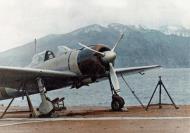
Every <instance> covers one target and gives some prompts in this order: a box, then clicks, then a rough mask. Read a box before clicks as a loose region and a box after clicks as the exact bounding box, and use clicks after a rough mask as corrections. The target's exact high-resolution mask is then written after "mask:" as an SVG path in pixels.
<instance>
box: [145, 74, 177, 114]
mask: <svg viewBox="0 0 190 133" xmlns="http://www.w3.org/2000/svg"><path fill="white" fill-rule="evenodd" d="M162 87H163V88H164V90H165V92H166V94H167V95H168V97H169V98H170V100H171V102H172V105H173V106H174V107H175V109H178V107H177V106H176V104H175V103H174V101H173V99H172V97H171V96H170V94H169V92H168V91H167V89H166V87H165V85H164V84H163V82H162V79H161V76H159V81H158V83H157V85H156V88H155V89H154V92H153V94H152V96H151V98H150V100H149V102H148V105H147V107H146V110H148V107H149V106H150V103H151V101H152V98H153V97H154V94H155V92H156V90H157V88H159V103H158V105H159V108H160V109H161V108H162V101H161V100H162Z"/></svg>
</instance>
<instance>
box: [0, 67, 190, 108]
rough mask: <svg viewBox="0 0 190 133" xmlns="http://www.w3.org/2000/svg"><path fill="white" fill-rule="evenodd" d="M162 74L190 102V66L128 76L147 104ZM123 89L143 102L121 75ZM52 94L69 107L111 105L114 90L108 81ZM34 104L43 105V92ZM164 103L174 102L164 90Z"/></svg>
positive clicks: (179, 99)
mask: <svg viewBox="0 0 190 133" xmlns="http://www.w3.org/2000/svg"><path fill="white" fill-rule="evenodd" d="M158 76H162V81H163V83H164V85H165V86H166V88H167V90H168V92H169V93H170V95H171V97H172V98H173V100H174V102H175V103H176V104H177V105H186V104H190V69H189V68H176V69H165V68H161V69H155V70H151V71H147V72H146V73H145V74H144V75H141V74H134V75H125V79H126V81H127V82H128V84H129V85H130V87H131V88H132V89H133V90H134V91H135V94H136V95H137V96H138V97H139V99H140V100H141V101H142V103H143V104H144V105H147V103H148V101H149V100H150V97H151V95H152V93H153V91H154V89H155V87H156V85H157V83H158V79H159V78H158ZM119 82H120V88H121V92H120V95H121V96H122V97H123V98H124V99H125V102H126V105H139V103H138V101H137V100H136V99H135V97H134V96H133V94H132V93H131V91H130V90H129V88H128V87H126V85H125V83H124V82H123V80H122V78H119ZM47 95H48V97H50V98H51V99H54V98H56V97H60V98H61V97H65V105H66V106H110V103H111V91H110V86H109V82H108V80H105V81H102V82H98V83H93V84H90V85H89V86H84V87H81V88H79V89H70V88H62V89H59V90H55V91H51V92H48V93H47ZM158 98H159V93H158V90H157V92H156V93H155V96H154V98H153V100H152V103H158ZM31 100H32V103H33V104H34V105H35V106H38V105H39V104H40V101H41V100H40V96H39V94H37V95H33V96H31ZM9 101H10V100H3V101H0V104H4V105H7V104H8V102H9ZM162 102H163V103H171V101H170V100H169V97H168V96H167V95H166V93H165V91H164V89H162ZM13 104H14V105H19V106H27V102H26V98H25V99H24V100H22V98H17V99H16V100H15V101H14V102H13Z"/></svg>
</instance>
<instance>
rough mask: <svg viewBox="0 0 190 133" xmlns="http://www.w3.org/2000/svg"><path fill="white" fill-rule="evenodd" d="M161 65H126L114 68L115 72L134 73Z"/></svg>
mask: <svg viewBox="0 0 190 133" xmlns="http://www.w3.org/2000/svg"><path fill="white" fill-rule="evenodd" d="M160 67H161V66H159V65H152V66H141V67H128V68H117V69H116V74H117V75H119V74H127V75H130V74H136V73H142V72H144V71H147V70H151V69H156V68H160Z"/></svg>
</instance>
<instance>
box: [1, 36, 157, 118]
mask: <svg viewBox="0 0 190 133" xmlns="http://www.w3.org/2000/svg"><path fill="white" fill-rule="evenodd" d="M122 37H123V34H122V35H121V36H120V38H119V40H118V41H117V42H116V44H115V45H114V46H113V48H112V49H110V48H108V47H107V46H105V45H102V44H97V45H92V46H86V45H84V44H81V43H79V45H80V46H82V48H81V49H78V50H74V49H67V50H66V52H64V54H62V55H60V56H58V57H55V55H54V53H53V52H51V51H45V52H44V54H41V56H37V55H35V56H34V57H33V61H32V63H31V64H30V65H29V66H27V67H24V68H20V67H5V66H4V67H3V66H0V86H1V89H0V100H3V99H11V98H13V99H14V98H16V97H22V96H27V99H29V95H32V94H36V93H40V96H41V104H40V106H39V112H40V114H41V115H49V114H51V112H52V110H53V109H54V106H53V104H52V102H51V101H50V100H49V99H48V98H47V97H46V92H47V91H51V90H56V89H60V88H63V87H68V86H71V87H72V88H79V87H81V86H83V85H88V84H90V83H94V82H97V81H101V80H105V79H108V80H109V83H110V87H111V92H112V102H111V107H112V110H114V111H119V110H121V109H122V108H123V107H124V104H125V101H124V99H123V98H122V97H121V96H120V95H119V92H120V86H119V82H118V77H117V76H120V75H121V74H131V73H132V74H133V73H141V72H143V71H145V70H149V69H154V68H157V67H159V66H158V65H152V66H141V67H130V68H114V67H113V64H114V61H115V59H116V52H115V51H114V50H115V48H116V46H117V45H118V44H119V42H120V40H121V39H122ZM40 58H42V61H41V62H40V63H39V62H37V60H39V59H40ZM29 101H30V100H29ZM30 104H31V102H30Z"/></svg>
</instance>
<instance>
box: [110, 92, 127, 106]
mask: <svg viewBox="0 0 190 133" xmlns="http://www.w3.org/2000/svg"><path fill="white" fill-rule="evenodd" d="M113 100H115V101H118V102H119V107H120V109H121V108H123V107H124V104H125V101H124V99H123V98H122V97H121V96H119V95H113V96H112V101H113Z"/></svg>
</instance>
